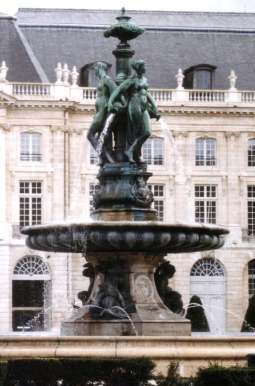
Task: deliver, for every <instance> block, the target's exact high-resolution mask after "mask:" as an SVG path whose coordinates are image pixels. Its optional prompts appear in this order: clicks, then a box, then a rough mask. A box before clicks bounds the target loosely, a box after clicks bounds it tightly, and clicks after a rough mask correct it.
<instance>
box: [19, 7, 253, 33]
mask: <svg viewBox="0 0 255 386" xmlns="http://www.w3.org/2000/svg"><path fill="white" fill-rule="evenodd" d="M119 12H120V11H119V10H95V9H94V10H91V9H90V10H88V9H56V8H55V9H54V8H53V9H52V8H51V9H47V8H20V9H19V11H18V19H19V25H26V24H28V25H76V26H79V25H80V26H92V27H93V26H103V27H105V26H108V25H109V24H112V23H113V21H114V19H115V18H116V16H117V15H118V14H119ZM128 14H129V15H130V16H131V17H132V18H133V19H134V20H135V21H136V22H137V23H138V24H139V25H141V26H143V27H152V28H180V29H186V28H188V29H199V28H201V29H222V30H231V29H235V30H238V29H241V30H249V29H251V30H255V24H254V23H255V13H238V12H233V13H226V12H224V13H223V12H173V11H135V10H131V11H128Z"/></svg>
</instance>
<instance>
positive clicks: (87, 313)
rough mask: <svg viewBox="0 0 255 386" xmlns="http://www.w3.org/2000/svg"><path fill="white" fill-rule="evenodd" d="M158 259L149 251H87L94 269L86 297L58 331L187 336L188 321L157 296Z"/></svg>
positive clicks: (65, 332)
mask: <svg viewBox="0 0 255 386" xmlns="http://www.w3.org/2000/svg"><path fill="white" fill-rule="evenodd" d="M130 242H132V240H131V238H130ZM162 258H163V256H162V255H154V254H151V253H146V254H144V253H132V252H131V253H130V252H129V253H125V252H119V253H115V254H114V253H103V254H88V255H87V256H86V259H87V261H89V263H90V264H91V265H92V266H93V267H94V269H95V272H96V275H95V277H94V280H93V288H92V291H91V294H90V297H89V299H88V301H87V305H85V306H84V307H82V308H81V309H79V310H77V311H74V312H73V315H72V317H71V318H70V319H69V320H67V321H64V322H62V325H61V334H62V335H98V336H100V335H101V336H102V335H108V336H123V335H148V336H153V335H156V336H160V335H172V336H176V335H182V336H183V335H190V332H191V330H190V321H188V320H186V319H184V318H183V317H182V316H181V315H177V314H174V313H173V312H171V311H170V310H169V309H168V308H167V307H166V306H165V305H164V303H163V302H162V300H161V298H160V297H159V295H158V292H157V289H156V286H155V282H154V269H155V266H157V265H158V264H159V263H160V261H161V260H162ZM115 316H116V317H115Z"/></svg>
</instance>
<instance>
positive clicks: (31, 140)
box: [20, 132, 42, 161]
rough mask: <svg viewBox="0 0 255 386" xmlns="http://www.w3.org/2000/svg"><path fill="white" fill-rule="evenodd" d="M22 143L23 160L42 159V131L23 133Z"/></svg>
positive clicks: (21, 155)
mask: <svg viewBox="0 0 255 386" xmlns="http://www.w3.org/2000/svg"><path fill="white" fill-rule="evenodd" d="M20 144H21V147H20V160H21V161H41V159H42V155H41V134H40V133H29V132H24V133H21V140H20Z"/></svg>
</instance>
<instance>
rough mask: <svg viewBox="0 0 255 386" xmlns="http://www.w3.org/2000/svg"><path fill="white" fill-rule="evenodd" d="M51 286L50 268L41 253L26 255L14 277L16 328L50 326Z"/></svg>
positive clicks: (14, 320)
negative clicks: (38, 254) (39, 254)
mask: <svg viewBox="0 0 255 386" xmlns="http://www.w3.org/2000/svg"><path fill="white" fill-rule="evenodd" d="M50 288H51V278H50V270H49V267H48V265H47V264H46V263H45V262H44V261H43V260H42V259H41V257H40V256H36V255H28V256H24V257H23V258H21V259H20V260H19V261H18V262H17V264H16V266H15V267H14V270H13V278H12V327H13V330H14V331H44V330H48V329H49V323H50V304H51V299H50Z"/></svg>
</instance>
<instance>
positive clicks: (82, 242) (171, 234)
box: [21, 221, 229, 254]
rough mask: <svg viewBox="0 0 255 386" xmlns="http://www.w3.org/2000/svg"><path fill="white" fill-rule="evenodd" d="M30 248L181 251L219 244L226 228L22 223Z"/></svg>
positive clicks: (118, 223) (107, 223) (207, 248)
mask: <svg viewBox="0 0 255 386" xmlns="http://www.w3.org/2000/svg"><path fill="white" fill-rule="evenodd" d="M21 233H23V234H25V235H28V237H27V240H26V243H27V246H28V247H29V248H32V249H38V250H41V251H52V252H73V253H85V252H106V251H119V252H120V251H123V252H124V251H125V252H129V251H130V252H146V253H150V252H152V253H165V254H166V253H180V252H196V251H205V250H210V249H216V248H220V247H222V246H223V244H224V235H226V234H228V233H229V232H228V230H227V229H225V228H222V227H217V226H211V225H210V226H207V225H206V226H205V225H202V224H192V225H187V224H164V223H161V222H152V221H146V222H144V221H139V222H138V221H137V222H135V221H95V222H84V223H83V222H81V223H70V224H56V225H36V226H31V227H25V228H23V229H22V230H21Z"/></svg>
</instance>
